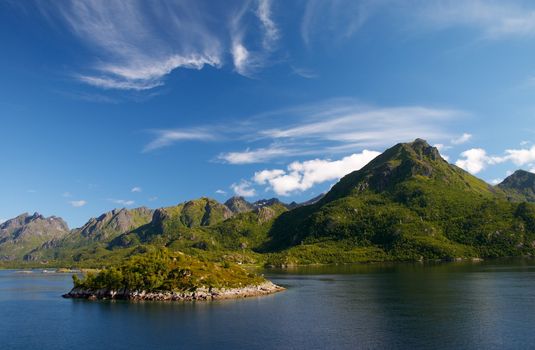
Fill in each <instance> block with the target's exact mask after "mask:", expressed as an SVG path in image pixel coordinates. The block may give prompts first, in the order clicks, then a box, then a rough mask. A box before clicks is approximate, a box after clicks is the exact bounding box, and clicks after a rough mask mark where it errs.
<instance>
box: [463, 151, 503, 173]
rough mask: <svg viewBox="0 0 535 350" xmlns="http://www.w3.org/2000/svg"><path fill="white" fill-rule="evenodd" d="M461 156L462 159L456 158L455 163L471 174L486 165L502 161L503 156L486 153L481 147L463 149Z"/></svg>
mask: <svg viewBox="0 0 535 350" xmlns="http://www.w3.org/2000/svg"><path fill="white" fill-rule="evenodd" d="M461 157H462V158H464V159H459V160H457V161H456V162H455V165H457V166H458V167H460V168H463V169H464V170H466V171H468V172H469V173H472V174H477V173H479V172H480V171H481V170H483V169H485V168H486V167H487V166H488V165H493V164H498V163H502V162H503V161H504V159H503V158H500V157H491V156H489V155H487V152H486V151H485V150H484V149H482V148H472V149H469V150H467V151H464V152H462V153H461Z"/></svg>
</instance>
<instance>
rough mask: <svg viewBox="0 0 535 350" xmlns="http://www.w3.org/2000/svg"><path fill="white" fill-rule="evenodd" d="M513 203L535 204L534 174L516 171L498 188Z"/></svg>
mask: <svg viewBox="0 0 535 350" xmlns="http://www.w3.org/2000/svg"><path fill="white" fill-rule="evenodd" d="M497 187H498V188H500V189H501V190H503V191H504V192H505V193H506V194H507V197H508V198H509V199H511V200H513V201H526V202H535V174H533V173H530V172H528V171H525V170H517V171H515V172H514V173H513V174H511V175H510V176H508V177H507V178H505V180H503V181H502V182H501V183H500V184H499V185H498V186H497Z"/></svg>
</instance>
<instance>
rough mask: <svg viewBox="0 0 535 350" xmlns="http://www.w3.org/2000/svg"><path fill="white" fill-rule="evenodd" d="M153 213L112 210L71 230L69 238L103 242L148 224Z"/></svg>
mask: <svg viewBox="0 0 535 350" xmlns="http://www.w3.org/2000/svg"><path fill="white" fill-rule="evenodd" d="M153 213H154V211H153V210H152V209H149V208H146V207H141V208H135V209H126V208H122V209H114V210H112V211H109V212H107V213H104V214H102V215H101V216H99V217H98V218H91V219H89V221H88V222H87V223H86V224H85V225H84V226H82V227H81V228H79V229H76V230H73V232H72V234H71V237H77V238H79V239H85V240H90V241H105V240H107V239H111V238H114V237H116V236H118V235H120V234H123V233H126V232H128V231H131V230H133V229H135V228H138V227H140V226H143V225H145V224H148V223H149V222H150V221H151V220H152V215H153Z"/></svg>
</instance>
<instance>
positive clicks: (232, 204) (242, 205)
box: [225, 196, 254, 213]
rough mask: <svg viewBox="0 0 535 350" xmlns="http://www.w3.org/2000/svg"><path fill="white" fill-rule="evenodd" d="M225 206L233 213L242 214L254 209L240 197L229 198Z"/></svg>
mask: <svg viewBox="0 0 535 350" xmlns="http://www.w3.org/2000/svg"><path fill="white" fill-rule="evenodd" d="M225 205H226V206H227V208H229V209H230V210H231V211H232V212H233V213H244V212H247V211H251V210H253V209H254V206H253V205H252V204H251V203H249V202H248V201H246V200H245V198H243V197H240V196H234V197H231V198H229V199H228V200H227V201H226V202H225Z"/></svg>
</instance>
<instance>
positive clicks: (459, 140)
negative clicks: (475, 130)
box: [451, 132, 472, 145]
mask: <svg viewBox="0 0 535 350" xmlns="http://www.w3.org/2000/svg"><path fill="white" fill-rule="evenodd" d="M471 138H472V134H468V133H466V132H465V133H464V134H462V135H461V136H459V137H456V138H454V139H452V140H451V143H452V144H454V145H461V144H463V143H466V142H468V141H470V139H471Z"/></svg>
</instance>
